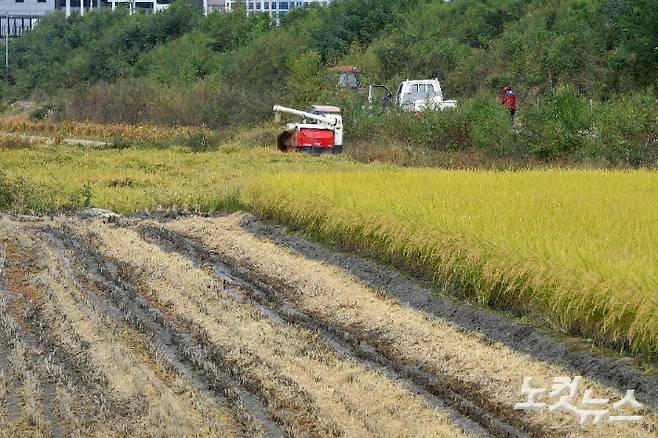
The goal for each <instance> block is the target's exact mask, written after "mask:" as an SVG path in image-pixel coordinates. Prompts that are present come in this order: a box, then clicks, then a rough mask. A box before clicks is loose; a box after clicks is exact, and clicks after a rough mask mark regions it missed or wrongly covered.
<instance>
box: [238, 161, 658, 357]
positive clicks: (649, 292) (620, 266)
mask: <svg viewBox="0 0 658 438" xmlns="http://www.w3.org/2000/svg"><path fill="white" fill-rule="evenodd" d="M657 199H658V173H656V172H654V171H633V172H615V171H577V170H532V171H530V170H529V171H522V172H493V171H492V172H487V171H441V170H421V169H409V170H382V169H379V170H378V169H373V170H367V171H352V172H333V173H323V174H318V175H305V174H301V173H296V174H279V175H269V176H267V177H264V178H260V179H258V181H256V182H255V183H254V184H253V185H252V186H250V187H249V189H248V190H247V191H246V192H245V194H244V202H245V203H246V204H247V205H249V206H251V208H252V209H254V210H255V211H257V212H259V213H261V214H263V215H266V216H268V217H270V218H274V219H276V220H278V221H282V222H285V223H288V224H292V225H294V226H296V227H298V228H303V229H305V230H307V231H308V232H310V233H311V234H312V235H313V236H315V237H318V238H322V239H323V240H325V241H329V242H332V243H337V244H339V245H341V246H343V247H347V248H353V249H357V250H358V251H359V252H360V253H362V254H367V255H372V256H375V257H377V258H379V259H383V260H386V261H388V262H390V263H393V264H396V265H398V266H402V267H405V268H407V269H411V270H413V271H415V272H417V273H418V274H421V275H423V276H425V277H429V278H431V279H432V280H433V281H434V282H435V283H436V284H438V285H441V286H446V285H452V286H454V285H458V286H461V287H462V288H461V293H462V294H464V295H465V296H467V297H470V298H471V299H474V300H477V301H478V302H479V303H481V304H483V305H487V306H493V307H496V308H502V309H512V310H515V311H517V312H520V313H521V314H523V315H529V316H531V317H532V318H534V319H535V320H536V321H539V322H540V323H541V324H542V325H543V326H546V327H549V328H550V329H552V330H556V331H558V332H560V333H565V334H575V335H580V336H584V337H590V338H592V339H594V340H595V341H597V342H600V343H603V344H607V345H609V346H613V347H616V348H618V349H621V350H624V349H630V350H631V351H633V352H635V353H640V354H644V355H648V356H649V358H651V359H652V360H654V361H655V359H656V354H657V353H658V202H656V200H657ZM453 290H454V288H453Z"/></svg>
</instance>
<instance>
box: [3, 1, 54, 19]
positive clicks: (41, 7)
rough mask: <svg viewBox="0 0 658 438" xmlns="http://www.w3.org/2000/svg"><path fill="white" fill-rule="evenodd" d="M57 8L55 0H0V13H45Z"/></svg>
mask: <svg viewBox="0 0 658 438" xmlns="http://www.w3.org/2000/svg"><path fill="white" fill-rule="evenodd" d="M54 10H55V0H45V1H44V2H43V3H42V2H39V1H37V0H23V3H16V0H0V15H3V16H4V15H5V14H6V13H9V15H39V16H40V15H43V14H45V13H46V12H50V11H54Z"/></svg>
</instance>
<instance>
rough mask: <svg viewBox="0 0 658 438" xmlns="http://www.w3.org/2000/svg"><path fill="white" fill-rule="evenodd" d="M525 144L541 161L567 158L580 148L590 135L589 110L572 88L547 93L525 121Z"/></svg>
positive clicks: (530, 111)
mask: <svg viewBox="0 0 658 438" xmlns="http://www.w3.org/2000/svg"><path fill="white" fill-rule="evenodd" d="M524 125H525V126H526V129H527V131H528V134H527V143H528V147H529V148H530V149H531V151H532V152H535V153H536V154H538V155H539V156H540V157H542V158H559V157H564V156H568V155H569V154H571V153H573V152H576V151H578V150H580V149H582V148H583V146H584V144H585V142H586V141H587V140H588V138H589V137H590V136H591V135H592V132H591V130H590V128H591V127H592V108H591V107H590V105H589V104H588V102H587V99H586V98H585V97H584V96H582V95H581V94H580V93H578V92H577V91H576V90H574V89H573V88H572V87H568V86H562V87H559V88H557V89H556V90H554V91H552V92H551V93H549V94H548V95H547V96H546V97H545V99H543V100H542V101H541V102H540V103H539V104H538V105H534V106H532V107H529V108H528V113H527V115H526V116H525V117H524Z"/></svg>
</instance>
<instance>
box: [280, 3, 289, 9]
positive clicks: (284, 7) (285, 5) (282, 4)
mask: <svg viewBox="0 0 658 438" xmlns="http://www.w3.org/2000/svg"><path fill="white" fill-rule="evenodd" d="M279 9H288V2H279Z"/></svg>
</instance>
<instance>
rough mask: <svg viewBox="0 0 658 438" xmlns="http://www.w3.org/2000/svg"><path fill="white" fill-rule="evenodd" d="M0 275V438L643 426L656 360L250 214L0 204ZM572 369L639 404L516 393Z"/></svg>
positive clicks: (605, 431)
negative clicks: (560, 406)
mask: <svg viewBox="0 0 658 438" xmlns="http://www.w3.org/2000/svg"><path fill="white" fill-rule="evenodd" d="M0 273H1V274H2V275H1V278H0V436H3V433H7V434H9V435H11V434H12V433H15V432H18V433H19V434H25V435H39V434H41V435H44V436H64V435H70V434H80V435H87V434H94V435H130V436H135V435H139V436H142V435H164V436H182V435H198V436H208V435H210V436H213V435H214V436H217V435H222V436H223V435H230V436H233V435H240V436H242V435H249V436H252V435H257V436H284V435H286V436H289V435H292V436H463V435H473V436H490V435H493V436H558V435H561V436H564V435H566V436H581V435H582V436H603V435H605V436H655V433H656V424H657V422H656V415H655V412H656V411H655V409H656V401H657V394H658V389H657V388H658V383H657V379H656V378H655V377H651V376H647V375H644V374H642V373H641V372H639V371H634V370H633V369H632V368H631V367H630V366H629V365H628V364H626V363H623V362H615V361H610V360H604V359H600V358H596V357H595V356H592V355H590V354H588V353H582V352H581V353H578V354H576V353H571V352H570V350H568V349H566V348H565V347H563V346H560V345H559V344H557V343H555V342H553V341H550V340H546V339H544V338H542V337H541V336H540V335H538V334H537V333H535V332H533V331H532V330H530V329H527V328H520V327H518V326H516V325H514V324H513V323H510V322H508V321H505V320H503V319H501V318H500V317H498V316H494V315H489V314H485V313H482V312H479V311H478V310H474V309H473V308H470V307H468V306H467V305H461V304H455V303H452V302H451V301H449V300H447V299H446V298H441V297H434V298H433V297H432V294H431V292H430V291H428V290H424V289H423V288H422V285H418V284H416V283H414V282H412V281H411V280H408V279H405V278H404V277H401V276H400V275H399V274H396V273H394V272H391V271H389V270H387V269H385V268H383V267H381V266H377V265H374V264H372V263H370V262H366V261H364V260H361V259H357V258H355V257H351V256H348V255H345V254H340V253H337V252H333V251H329V250H326V249H324V248H322V247H320V246H318V245H315V244H312V243H309V242H306V241H304V240H303V239H300V238H299V237H297V236H291V235H290V234H286V233H285V232H284V231H283V230H281V229H278V228H276V227H271V226H269V225H265V224H262V223H260V222H258V221H257V220H255V219H254V218H253V217H251V216H248V215H242V214H235V215H231V216H224V217H210V218H203V217H198V216H194V217H183V218H170V219H167V218H158V219H157V220H156V219H153V218H146V219H144V218H121V217H107V218H83V217H81V216H76V217H70V216H69V217H57V218H32V217H16V216H4V217H2V218H1V219H0ZM466 315H469V316H468V317H467V316H466ZM479 323H481V327H479V326H478V324H479ZM516 337H522V338H525V339H534V340H535V342H534V343H532V344H533V345H535V344H541V345H542V348H541V349H537V348H534V347H533V346H532V345H526V343H524V340H523V339H517V340H516V341H515V340H514V338H516ZM537 340H540V341H537ZM552 342H553V343H552ZM540 350H541V351H540ZM560 352H561V353H560ZM542 354H543V355H544V356H542ZM552 358H554V359H555V360H552ZM575 375H583V376H584V377H583V381H582V383H581V386H582V387H583V388H589V389H590V390H592V394H594V395H595V396H596V398H599V399H601V398H608V399H610V400H611V403H612V401H616V400H619V399H621V398H622V397H623V395H624V389H635V390H636V397H637V398H638V400H639V401H641V402H642V403H644V404H645V408H643V409H641V410H640V412H641V414H642V415H643V417H642V419H639V420H637V421H634V422H629V423H626V422H624V423H618V424H609V422H607V421H603V422H602V424H600V425H593V424H588V425H585V426H581V425H579V418H578V416H577V415H574V414H573V413H569V412H558V411H556V412H552V413H551V412H549V411H548V410H537V411H519V410H514V409H513V406H514V404H515V403H516V402H522V401H525V398H526V397H525V396H523V395H521V394H520V389H521V383H522V382H523V379H524V377H526V376H532V377H533V378H534V380H533V386H543V387H549V388H550V386H551V384H552V382H553V378H555V377H559V376H575ZM610 415H617V414H614V413H611V414H610ZM591 420H592V418H590V421H589V423H591Z"/></svg>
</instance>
